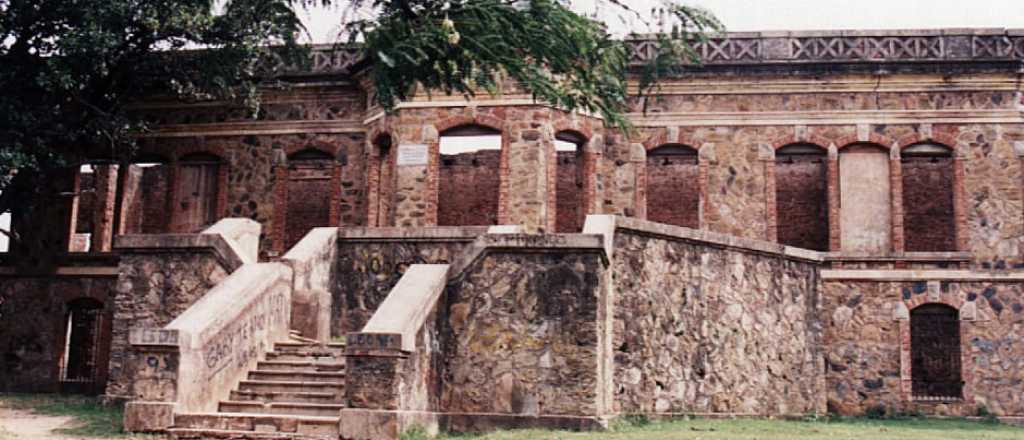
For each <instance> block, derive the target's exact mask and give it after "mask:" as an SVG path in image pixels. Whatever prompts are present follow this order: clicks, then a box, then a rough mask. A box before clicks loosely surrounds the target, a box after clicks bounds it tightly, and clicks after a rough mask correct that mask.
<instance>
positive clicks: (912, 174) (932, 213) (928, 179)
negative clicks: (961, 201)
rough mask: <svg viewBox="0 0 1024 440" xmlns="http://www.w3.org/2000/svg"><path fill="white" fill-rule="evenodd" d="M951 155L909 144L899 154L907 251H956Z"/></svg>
mask: <svg viewBox="0 0 1024 440" xmlns="http://www.w3.org/2000/svg"><path fill="white" fill-rule="evenodd" d="M952 153H953V152H952V151H951V150H950V149H949V148H947V147H944V146H942V145H935V144H917V145H911V146H909V147H907V148H905V149H904V150H903V151H902V152H901V155H900V156H901V161H902V168H903V237H904V250H906V251H907V252H948V251H955V250H957V249H956V221H955V220H954V218H955V217H954V215H953V180H954V177H953V154H952Z"/></svg>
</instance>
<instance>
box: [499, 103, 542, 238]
mask: <svg viewBox="0 0 1024 440" xmlns="http://www.w3.org/2000/svg"><path fill="white" fill-rule="evenodd" d="M550 113H551V111H550V110H549V109H547V108H540V107H513V108H509V110H508V117H507V119H506V125H505V126H506V133H504V134H503V137H502V139H503V141H504V144H503V145H502V148H506V147H507V153H506V154H505V155H504V157H507V160H506V162H507V164H508V172H507V174H503V176H502V177H503V178H504V179H503V185H502V186H503V188H508V192H507V194H506V193H502V196H503V197H502V204H501V205H502V206H503V207H504V208H505V213H506V215H505V216H501V215H500V208H499V218H500V219H501V221H500V223H504V224H512V225H520V226H522V227H523V230H524V231H526V232H528V233H536V232H541V231H543V230H553V229H554V227H553V226H554V218H555V213H554V212H548V211H549V209H548V194H549V192H552V193H553V189H554V185H552V184H551V183H554V182H551V181H552V180H553V179H554V177H555V176H554V170H552V169H551V168H554V167H555V166H556V163H555V133H554V131H553V129H552V126H551V123H550V119H551V115H550ZM505 182H507V184H505ZM549 224H550V228H549Z"/></svg>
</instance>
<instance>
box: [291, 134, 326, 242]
mask: <svg viewBox="0 0 1024 440" xmlns="http://www.w3.org/2000/svg"><path fill="white" fill-rule="evenodd" d="M334 166H335V160H334V157H333V156H332V155H330V154H328V153H326V152H323V151H320V150H317V149H312V148H310V149H306V150H302V151H299V152H297V153H294V154H292V155H291V156H288V177H287V182H286V183H285V184H286V189H285V199H286V200H287V203H286V208H285V209H286V213H285V234H284V235H285V243H284V250H287V249H291V247H292V246H294V245H295V244H296V243H298V242H299V240H302V237H304V236H306V233H308V232H309V231H310V230H311V229H313V228H316V227H323V226H330V225H331V203H332V200H331V199H332V195H334V194H335V192H336V189H335V188H332V187H331V182H333V177H334Z"/></svg>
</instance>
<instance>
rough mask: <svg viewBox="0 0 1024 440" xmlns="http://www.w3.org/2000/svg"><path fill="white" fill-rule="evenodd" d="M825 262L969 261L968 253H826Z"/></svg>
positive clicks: (969, 255) (969, 254)
mask: <svg viewBox="0 0 1024 440" xmlns="http://www.w3.org/2000/svg"><path fill="white" fill-rule="evenodd" d="M824 257H825V261H867V262H894V261H910V262H922V261H923V262H929V261H936V262H942V261H970V260H971V253H970V252H899V253H894V254H892V255H871V254H865V253H859V252H827V253H824Z"/></svg>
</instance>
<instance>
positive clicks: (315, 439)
mask: <svg viewBox="0 0 1024 440" xmlns="http://www.w3.org/2000/svg"><path fill="white" fill-rule="evenodd" d="M167 434H168V435H169V436H170V438H172V439H179V440H193V439H194V440H209V439H218V440H220V439H228V440H327V439H331V440H334V439H336V438H337V437H336V436H332V435H305V434H293V433H287V432H256V431H232V430H226V429H192V428H171V429H169V430H167Z"/></svg>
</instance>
